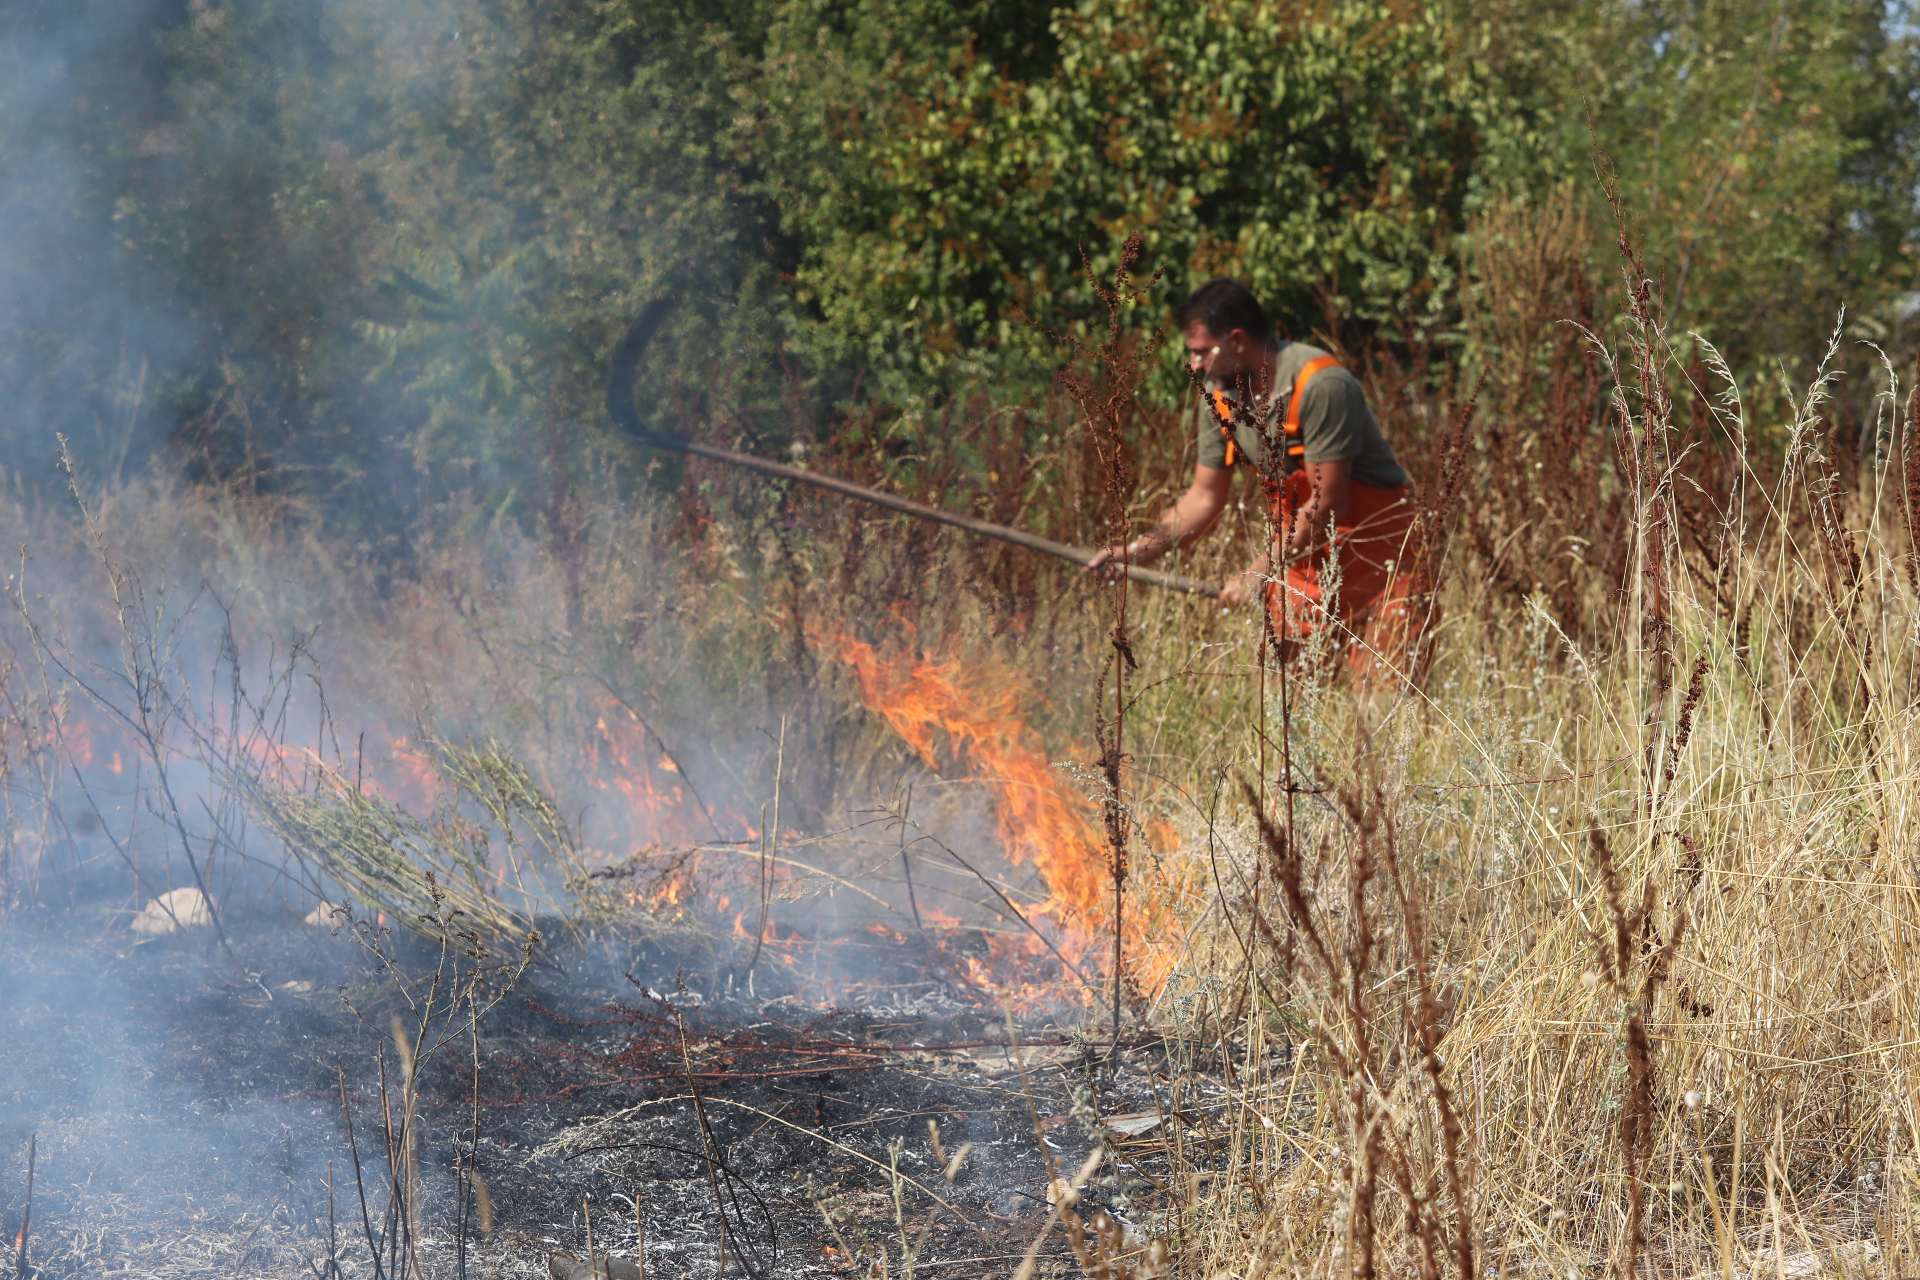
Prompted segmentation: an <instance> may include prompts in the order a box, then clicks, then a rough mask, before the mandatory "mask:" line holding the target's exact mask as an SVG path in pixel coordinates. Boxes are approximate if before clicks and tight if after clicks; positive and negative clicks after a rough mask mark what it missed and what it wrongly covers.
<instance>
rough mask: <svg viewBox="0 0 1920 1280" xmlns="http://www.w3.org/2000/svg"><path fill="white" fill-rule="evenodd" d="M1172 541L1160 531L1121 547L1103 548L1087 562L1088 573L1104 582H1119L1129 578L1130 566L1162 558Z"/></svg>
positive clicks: (1150, 562)
mask: <svg viewBox="0 0 1920 1280" xmlns="http://www.w3.org/2000/svg"><path fill="white" fill-rule="evenodd" d="M1169 541H1171V539H1169V538H1168V537H1167V535H1166V534H1165V533H1163V532H1161V531H1159V530H1155V531H1153V532H1151V533H1147V534H1144V535H1142V536H1141V537H1138V538H1135V539H1134V540H1133V541H1132V542H1128V543H1122V544H1121V545H1119V546H1113V547H1102V548H1100V549H1099V550H1098V551H1096V552H1094V553H1093V559H1091V560H1089V561H1087V572H1088V573H1090V574H1092V575H1093V576H1094V577H1096V578H1099V579H1100V580H1101V581H1102V582H1118V581H1120V579H1122V578H1124V577H1126V576H1127V569H1126V567H1127V566H1128V565H1129V564H1137V565H1149V564H1152V563H1153V562H1154V561H1155V560H1158V559H1159V558H1160V555H1161V553H1162V552H1164V551H1165V550H1166V548H1167V543H1168V542H1169Z"/></svg>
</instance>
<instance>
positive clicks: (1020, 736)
mask: <svg viewBox="0 0 1920 1280" xmlns="http://www.w3.org/2000/svg"><path fill="white" fill-rule="evenodd" d="M831 647H832V648H833V649H834V651H836V652H837V654H838V656H839V658H840V660H841V661H843V662H845V663H846V664H847V665H848V666H849V667H851V668H852V669H853V672H854V675H855V676H856V678H857V679H858V680H859V682H860V695H861V701H862V702H863V703H865V705H866V706H867V708H868V709H869V710H871V711H873V712H875V713H877V714H879V715H880V716H882V717H884V718H885V720H886V721H887V723H888V725H889V726H891V727H892V729H893V731H894V732H895V733H897V734H899V735H900V737H901V738H902V739H904V740H905V741H906V742H907V744H908V745H909V746H911V747H912V748H913V749H914V751H915V752H916V753H917V754H918V755H919V756H920V758H921V759H922V760H923V761H925V762H926V763H927V764H928V766H929V767H936V762H935V758H934V747H935V734H936V731H937V732H939V733H943V734H945V736H946V740H947V743H948V745H949V747H950V748H951V749H952V750H953V751H954V752H956V753H957V754H959V755H960V756H962V757H964V758H965V760H966V762H967V764H968V766H969V767H970V771H971V772H972V774H973V776H974V777H976V778H977V779H978V780H979V781H981V782H982V783H984V784H985V785H986V787H987V788H988V791H989V792H990V794H991V795H992V797H993V808H994V821H995V826H996V829H997V833H998V835H999V838H1000V844H1001V847H1002V849H1003V850H1004V851H1005V853H1006V856H1007V858H1008V859H1009V860H1010V861H1012V862H1014V863H1016V864H1018V863H1028V864H1031V865H1033V866H1034V867H1036V868H1037V869H1038V870H1039V871H1040V873H1041V874H1042V876H1044V877H1045V879H1046V882H1047V888H1048V898H1047V901H1046V902H1045V903H1044V904H1042V905H1041V906H1040V907H1038V908H1036V909H1035V911H1034V912H1032V913H1030V915H1039V916H1044V917H1047V918H1048V919H1049V920H1051V922H1052V923H1053V925H1054V926H1055V929H1056V935H1057V940H1059V941H1060V942H1061V943H1062V950H1063V951H1065V952H1066V953H1067V954H1068V955H1072V954H1073V953H1074V952H1075V951H1080V952H1083V953H1085V957H1086V958H1089V959H1094V960H1095V961H1096V962H1098V963H1102V964H1104V963H1105V962H1107V961H1108V960H1109V957H1108V955H1107V954H1106V949H1105V948H1094V947H1092V946H1091V944H1092V943H1093V942H1094V941H1095V940H1096V938H1097V936H1098V935H1099V934H1100V933H1102V932H1105V933H1106V935H1107V936H1108V937H1109V938H1111V937H1112V932H1111V931H1112V928H1113V880H1112V872H1111V867H1112V864H1111V861H1110V856H1109V853H1108V851H1107V847H1106V842H1105V839H1104V835H1103V832H1102V829H1101V827H1100V825H1099V823H1098V821H1097V814H1096V812H1095V810H1094V807H1093V805H1092V803H1091V802H1089V801H1088V799H1087V798H1086V797H1085V796H1083V795H1081V794H1080V793H1079V792H1078V791H1076V790H1075V789H1074V787H1073V786H1072V785H1071V783H1070V782H1069V780H1068V779H1067V778H1066V777H1065V776H1064V775H1063V774H1062V773H1061V772H1060V771H1059V770H1057V769H1055V768H1053V767H1051V766H1050V764H1049V763H1048V758H1047V752H1046V750H1045V744H1044V743H1043V742H1042V741H1041V739H1040V736H1039V735H1038V734H1037V733H1035V732H1034V731H1033V730H1032V729H1031V728H1029V727H1028V725H1027V724H1026V722H1025V719H1024V718H1023V716H1022V702H1023V696H1024V695H1023V682H1022V681H1021V680H1020V679H1019V678H1018V676H1017V674H1016V673H1014V672H1011V671H1008V670H1005V669H1003V668H1000V667H997V666H994V665H992V664H973V665H969V664H967V663H965V662H962V661H961V660H960V659H959V658H957V657H944V658H942V657H935V656H932V655H929V654H925V653H922V652H918V651H917V650H916V647H915V645H914V644H913V643H912V642H911V637H909V639H908V643H905V644H903V645H902V646H901V647H900V650H899V652H898V653H896V654H893V655H892V656H887V655H883V654H882V652H881V651H880V650H879V649H878V648H877V647H876V646H874V645H871V644H867V643H865V642H863V641H860V640H856V639H853V638H851V637H847V636H842V637H838V638H837V639H835V640H833V641H832V642H831ZM1144 834H1145V836H1146V843H1147V845H1148V846H1149V847H1150V848H1152V849H1155V850H1159V851H1165V850H1167V849H1169V848H1171V847H1172V845H1173V844H1174V842H1175V833H1174V830H1173V827H1172V825H1171V824H1170V823H1168V822H1166V821H1165V820H1164V819H1159V820H1155V821H1153V822H1151V823H1149V824H1148V829H1147V831H1146V832H1145V833H1144ZM1192 876H1193V872H1192V871H1191V870H1188V871H1186V872H1184V873H1182V872H1179V871H1176V870H1174V869H1172V868H1169V867H1166V866H1162V867H1160V868H1159V869H1158V871H1157V877H1156V883H1155V885H1154V891H1153V892H1152V893H1150V894H1134V895H1130V897H1129V900H1128V901H1127V903H1126V908H1125V915H1124V925H1123V930H1124V946H1123V952H1124V957H1125V959H1124V963H1125V964H1126V966H1127V982H1128V984H1129V985H1131V986H1132V987H1133V988H1134V989H1135V990H1136V991H1152V990H1156V989H1158V988H1159V987H1160V985H1161V984H1162V983H1163V982H1165V980H1166V979H1167V977H1168V976H1169V975H1170V974H1171V973H1172V971H1173V969H1174V966H1175V965H1176V964H1177V963H1178V959H1179V950H1180V948H1179V945H1178V936H1179V928H1178V924H1179V922H1178V919H1177V916H1176V910H1175V905H1176V903H1177V902H1178V901H1180V900H1181V899H1182V898H1184V897H1185V896H1187V895H1188V894H1189V893H1190V892H1191V891H1192V890H1193V889H1194V887H1195V886H1194V885H1193V884H1192V883H1191V880H1192ZM988 949H989V957H988V959H987V960H985V961H983V960H982V959H981V958H979V957H977V956H969V957H967V961H966V964H967V968H968V971H969V974H970V976H971V977H972V978H973V979H974V980H975V981H977V982H981V983H986V984H990V985H996V986H1003V985H1004V983H1005V982H1006V980H1007V977H1008V975H1009V973H1010V972H1013V971H1016V970H1018V969H1019V968H1020V967H1021V965H1020V963H1019V962H1020V960H1022V959H1025V960H1027V961H1031V960H1032V959H1033V958H1035V957H1034V951H1035V948H1034V947H1032V946H1030V945H1028V943H1026V942H1025V941H1018V940H1012V939H1007V938H1003V937H1001V938H990V939H989V940H988ZM1083 968H1084V966H1083ZM996 974H998V975H999V976H998V978H997V979H996V977H995V975H996ZM1060 996H1061V992H1060V991H1059V990H1058V989H1057V988H1056V989H1054V990H1052V991H1051V992H1050V993H1049V992H1046V991H1045V990H1044V989H1043V988H1040V987H1037V986H1034V985H1033V984H1024V986H1023V987H1022V988H1021V996H1020V999H1021V1001H1022V1002H1023V1003H1026V1004H1028V1006H1029V1007H1036V1008H1037V1007H1040V1006H1042V1005H1045V1004H1049V1003H1057V1002H1058V1000H1059V999H1060Z"/></svg>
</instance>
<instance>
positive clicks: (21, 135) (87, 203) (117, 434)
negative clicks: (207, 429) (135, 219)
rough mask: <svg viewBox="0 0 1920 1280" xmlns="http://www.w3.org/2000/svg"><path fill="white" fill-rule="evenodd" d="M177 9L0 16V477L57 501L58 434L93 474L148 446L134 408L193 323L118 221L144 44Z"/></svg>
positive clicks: (148, 67) (145, 93) (148, 420)
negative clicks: (71, 444) (132, 245)
mask: <svg viewBox="0 0 1920 1280" xmlns="http://www.w3.org/2000/svg"><path fill="white" fill-rule="evenodd" d="M181 16H182V6H181V5H180V3H179V2H178V0H133V2H132V3H124V4H123V3H114V2H111V0H84V2H83V3H80V4H63V3H58V2H56V0H22V2H21V3H18V4H12V5H8V6H6V7H5V8H4V10H0V459H3V460H0V468H4V475H5V478H6V482H7V483H8V485H9V487H12V488H14V489H15V490H16V491H23V492H31V493H38V494H44V493H46V492H49V491H55V492H57V489H58V487H59V486H58V482H57V480H56V478H55V474H54V467H53V459H54V452H55V445H54V437H55V434H56V433H63V434H65V435H66V436H68V437H69V438H70V439H71V440H73V441H74V446H75V449H76V451H77V452H78V453H79V454H80V455H81V456H82V457H83V458H84V459H85V460H86V462H87V464H88V466H89V468H90V469H91V470H92V471H93V472H94V474H96V475H100V476H104V477H108V478H118V477H122V476H125V475H127V474H130V473H133V472H137V471H138V470H139V469H140V467H141V466H142V465H143V464H144V462H145V461H146V459H147V458H148V457H149V456H150V455H151V453H152V451H153V449H154V447H155V445H156V444H157V443H158V434H159V428H158V426H157V425H156V422H155V420H154V418H153V416H152V415H151V414H148V413H145V412H143V410H142V405H143V402H144V401H145V400H146V399H147V398H148V397H150V396H152V395H153V394H154V393H155V391H156V389H157V388H159V387H160V386H161V385H162V384H163V383H164V382H165V381H166V380H167V379H168V378H169V377H171V376H173V375H175V374H177V373H178V372H179V371H180V370H181V369H182V368H184V367H185V364H186V361H187V359H188V357H189V354H190V353H191V351H192V350H193V348H194V345H195V338H194V330H195V324H194V322H193V320H192V319H191V317H190V316H189V315H187V314H186V312H185V310H184V308H182V307H181V306H180V305H178V303H177V302H174V301H170V300H169V299H168V298H167V297H166V296H165V294H164V290H163V289H162V288H161V287H160V285H159V282H158V280H157V279H156V275H155V272H154V270H153V264H152V263H151V262H150V261H147V260H145V259H143V257H142V256H141V255H140V254H138V253H137V252H134V251H133V250H132V249H131V248H130V246H129V244H128V242H127V237H126V234H125V229H124V228H123V227H122V226H120V225H119V223H118V215H119V213H120V211H121V209H122V200H123V198H125V197H126V196H128V195H129V194H130V192H131V191H132V189H133V179H134V177H135V175H136V172H137V171H139V170H142V169H143V168H146V167H149V166H150V161H149V160H148V159H147V158H146V157H144V156H143V155H142V154H141V153H142V141H143V139H145V138H146V137H148V136H149V135H150V133H151V131H152V129H153V128H155V127H156V126H157V125H158V124H159V123H160V121H161V118H162V116H163V115H164V111H165V106H164V103H165V88H166V70H165V62H164V59H163V57H162V56H161V52H160V49H159V45H158V43H157V37H158V34H159V33H160V32H162V31H164V30H166V29H167V28H169V27H170V26H171V25H173V24H175V23H177V22H178V21H179V20H180V19H181Z"/></svg>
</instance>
